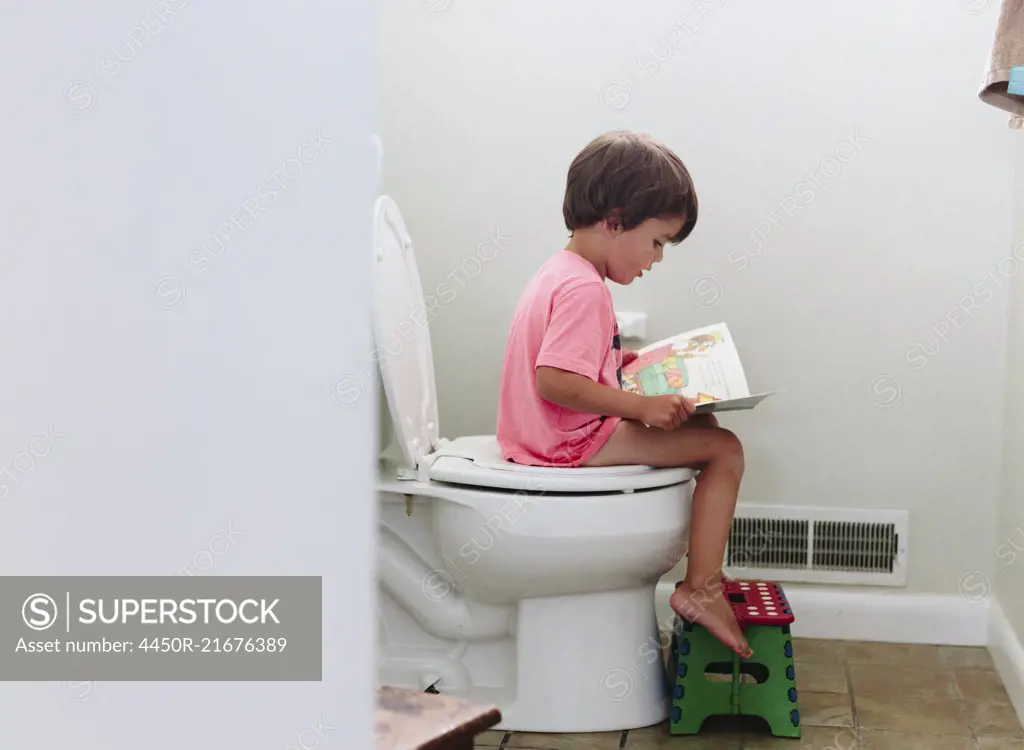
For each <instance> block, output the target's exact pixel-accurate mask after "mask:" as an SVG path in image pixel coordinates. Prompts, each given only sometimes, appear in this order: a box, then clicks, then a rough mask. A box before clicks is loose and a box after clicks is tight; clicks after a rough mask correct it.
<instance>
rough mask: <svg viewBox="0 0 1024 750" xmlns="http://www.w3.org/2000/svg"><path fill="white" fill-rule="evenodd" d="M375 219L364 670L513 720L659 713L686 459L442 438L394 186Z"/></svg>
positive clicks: (553, 721) (638, 719) (531, 725)
mask: <svg viewBox="0 0 1024 750" xmlns="http://www.w3.org/2000/svg"><path fill="white" fill-rule="evenodd" d="M374 222H375V234H374V252H375V257H376V263H375V266H374V268H375V270H374V273H375V277H374V286H375V289H374V292H375V302H374V305H375V309H374V321H373V322H374V333H375V336H376V345H377V347H378V349H377V356H378V358H379V362H380V367H379V369H378V375H379V376H380V378H381V384H382V385H383V391H384V394H385V396H386V406H387V411H388V412H389V413H390V415H391V416H390V425H388V424H387V422H383V421H382V429H385V430H388V428H389V427H390V428H391V429H392V430H393V435H392V436H391V437H392V442H391V444H390V446H389V449H388V450H386V451H385V452H384V453H383V454H382V458H381V462H380V473H379V476H378V479H377V493H378V498H379V502H380V507H379V535H380V538H379V547H378V549H379V552H378V561H377V564H378V579H379V586H380V592H379V617H380V624H379V636H378V647H377V648H378V654H377V655H378V659H377V681H378V684H387V685H396V686H401V687H410V688H416V689H424V690H425V689H427V688H431V687H432V689H434V690H437V691H438V692H440V693H442V694H449V695H455V696H459V697H465V698H468V699H471V700H475V701H480V702H483V703H489V704H493V705H497V706H498V708H499V709H500V710H501V712H502V717H503V720H502V722H501V724H499V725H498V727H496V728H498V729H507V730H513V731H533V732H597V731H613V730H622V729H631V728H636V727H643V726H650V725H652V724H657V723H659V722H661V721H664V720H665V719H666V718H667V716H668V708H669V699H668V694H667V691H666V682H665V677H664V672H663V669H662V666H661V660H660V652H659V648H658V646H659V636H658V624H657V622H656V620H655V610H654V590H655V585H656V583H657V582H658V580H659V578H660V577H661V576H662V575H663V574H665V573H666V572H667V571H668V570H670V569H671V568H672V567H674V566H675V564H676V563H677V562H678V561H679V559H680V549H681V546H680V540H681V539H683V538H684V535H685V534H686V531H687V528H688V524H689V508H690V498H691V492H692V486H693V482H692V479H693V475H694V472H692V471H690V470H689V469H652V468H650V467H646V466H621V467H610V468H579V469H558V468H536V467H527V466H517V465H515V464H511V463H508V462H506V461H504V460H503V459H502V457H501V453H500V450H499V447H498V443H497V439H496V438H495V437H494V436H493V435H483V436H471V437H461V438H456V439H454V440H445V439H442V438H440V437H439V434H440V433H439V425H438V416H437V391H436V388H435V384H434V365H433V356H432V352H431V346H430V333H429V330H428V324H427V314H426V312H425V308H424V297H423V292H422V287H421V285H420V277H419V272H418V270H417V266H416V260H415V257H414V255H413V247H412V242H411V240H410V237H409V234H408V232H407V230H406V227H405V223H404V222H403V220H402V216H401V214H400V213H399V210H398V206H397V205H396V204H395V202H394V201H393V200H391V199H390V198H388V197H386V196H384V197H381V198H380V199H379V200H378V201H377V204H376V206H375V209H374ZM502 333H504V332H502ZM388 431H390V430H388Z"/></svg>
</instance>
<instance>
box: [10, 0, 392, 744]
mask: <svg viewBox="0 0 1024 750" xmlns="http://www.w3.org/2000/svg"><path fill="white" fill-rule="evenodd" d="M168 3H169V4H168ZM169 9H170V10H173V11H174V13H173V14H170V13H168V12H167V11H168V10H169ZM161 11H162V15H163V18H162V20H161V18H160V15H161ZM3 15H4V19H3V22H2V23H0V69H2V70H3V71H4V87H3V89H4V96H3V107H2V109H3V115H2V119H0V144H2V145H0V153H2V154H3V160H2V161H3V164H4V174H5V177H4V179H3V180H2V181H0V205H2V206H3V217H4V218H3V221H0V248H2V251H0V252H2V258H3V268H2V272H0V315H2V317H3V319H4V320H5V325H4V327H3V333H2V334H0V340H2V349H3V367H2V368H0V383H2V385H0V399H2V407H3V409H2V410H3V418H2V419H0V466H2V467H4V468H5V469H6V470H7V472H8V473H7V474H6V475H5V476H4V477H3V478H2V479H3V482H4V484H3V486H4V487H6V488H7V489H6V491H4V490H0V493H2V494H3V497H2V499H0V573H2V574H4V575H56V574H77V575H98V574H121V575H174V574H177V573H178V572H179V571H180V570H181V569H182V567H183V566H185V565H186V564H188V563H189V562H190V561H191V560H193V559H196V560H197V565H198V566H199V569H198V571H195V570H194V572H198V574H206V575H253V574H284V575H289V574H306V575H322V576H323V592H324V613H323V644H324V646H323V647H324V651H323V658H324V672H323V675H324V677H323V682H322V683H294V684H284V683H263V684H260V683H236V684H216V683H159V682H154V683H141V684H139V683H104V682H98V683H96V684H95V685H94V686H92V688H91V694H88V695H85V693H86V689H83V688H81V687H77V688H74V691H73V694H74V696H75V697H78V698H81V697H83V696H85V697H86V698H87V699H86V700H82V701H77V702H76V701H74V700H71V699H69V697H68V696H67V694H66V693H65V691H64V689H63V688H62V685H61V684H60V683H54V682H39V683H12V682H4V681H0V746H3V747H12V748H13V747H40V748H60V747H76V748H83V750H86V749H88V750H93V749H94V748H95V749H96V750H99V749H100V748H102V749H103V750H115V749H116V750H121V749H124V750H128V749H129V748H138V747H147V748H152V749H153V750H157V749H159V750H165V749H166V750H171V749H172V748H174V749H175V750H177V749H179V748H184V747H195V748H200V747H201V748H228V747H248V748H255V747H261V748H286V747H288V746H289V745H294V744H295V743H297V742H299V741H300V738H301V739H302V741H303V742H304V743H305V746H307V747H308V746H309V745H310V744H311V739H310V738H311V737H312V736H313V735H311V734H310V733H309V732H306V733H305V734H303V732H304V731H305V730H308V729H309V728H310V727H313V726H316V725H317V722H318V721H319V720H321V719H322V721H323V722H324V723H325V724H326V725H329V726H330V727H333V729H329V730H328V729H325V730H324V736H323V738H322V739H320V740H318V741H317V747H319V748H331V747H337V748H368V747H370V746H371V727H372V723H371V721H372V720H371V706H372V695H371V693H370V691H369V689H368V688H369V686H370V685H371V684H372V681H373V671H372V670H373V656H372V654H373V649H372V647H371V644H372V639H373V633H374V630H373V627H372V626H373V616H372V612H373V611H374V606H373V600H374V596H375V587H374V585H373V580H374V569H373V568H374V566H373V563H372V561H373V559H374V558H373V551H372V545H373V529H374V528H375V524H374V522H373V514H374V511H373V507H374V504H373V503H372V502H371V499H370V498H371V495H370V485H369V478H370V470H371V466H372V464H371V453H372V445H371V440H369V439H368V436H370V435H372V433H373V423H374V420H375V416H374V415H375V409H374V406H373V404H372V402H371V401H370V400H369V399H365V400H363V401H362V402H360V403H357V404H355V405H354V406H352V407H351V408H350V409H348V410H343V409H341V408H340V407H339V406H337V405H336V404H335V402H334V400H333V399H332V393H331V389H332V383H333V382H334V381H335V379H337V378H338V377H339V375H341V374H342V373H343V372H345V371H347V370H350V369H352V368H353V367H354V362H355V360H357V359H360V360H362V361H366V359H367V357H368V355H369V351H370V342H369V329H368V328H367V327H366V326H364V325H354V326H353V325H352V321H353V320H355V321H362V320H365V319H366V315H367V313H368V306H369V292H368V289H367V280H368V279H369V275H370V267H369V264H370V255H369V254H368V253H367V252H366V248H367V247H368V246H369V242H370V234H369V206H370V201H371V200H372V197H373V193H374V172H373V170H374V164H373V156H372V152H371V149H370V147H369V143H370V141H369V138H370V132H371V129H372V119H371V114H372V110H371V96H372V88H371V87H372V85H373V81H372V78H371V76H372V67H371V66H370V64H369V59H368V58H369V55H370V46H371V44H372V41H371V36H370V25H371V23H372V18H371V16H370V3H369V2H346V3H345V4H344V6H342V5H339V4H338V3H327V2H320V1H314V2H307V3H302V4H299V5H295V4H275V3H255V4H253V3H243V2H237V1H233V0H229V1H228V2H221V3H215V4H209V3H205V4H204V3H199V2H195V1H194V0H193V1H192V2H185V0H167V2H164V3H157V4H156V5H155V6H154V4H153V2H152V0H146V1H145V2H131V1H130V0H106V2H102V3H93V4H90V5H88V6H80V7H77V6H69V5H66V4H60V3H56V2H53V1H52V0H43V2H40V3H29V4H24V3H22V4H17V5H12V6H10V7H8V8H7V9H6V10H5V11H4V13H3ZM143 22H145V24H146V25H147V26H148V28H149V29H150V31H146V30H145V29H144V28H143V26H142V24H143ZM132 39H134V40H135V42H136V43H135V47H134V52H132V51H131V50H132V48H131V47H130V46H129V45H130V44H131V43H132V42H131V40H132ZM113 49H117V50H120V51H121V55H122V57H123V58H124V60H125V61H124V62H121V63H118V61H117V59H116V58H115V57H112V56H111V54H110V53H111V50H113ZM76 80H84V81H85V83H84V84H82V83H79V84H76V85H75V86H74V87H72V88H69V87H71V86H72V83H73V82H74V81H76ZM318 133H319V134H322V135H323V136H324V137H326V138H328V139H330V141H331V142H330V143H329V144H327V143H325V144H324V145H323V148H322V149H321V150H320V151H319V152H314V151H313V150H310V149H309V148H308V147H307V148H304V149H303V150H301V151H300V150H299V149H300V146H301V145H302V144H303V142H304V141H307V140H308V139H311V138H315V137H316V136H317V134H318ZM314 154H315V155H314ZM295 156H298V157H300V158H303V159H305V160H306V161H307V162H309V163H307V164H305V165H304V166H303V167H302V169H301V172H299V170H298V168H297V163H295V162H286V160H288V159H289V158H291V157H295ZM276 170H280V171H279V172H278V176H280V175H282V174H283V175H286V176H284V177H282V183H280V184H277V183H273V181H274V179H275V176H274V173H275V171H276ZM288 175H290V176H288ZM272 183H273V184H277V185H278V189H279V195H278V197H277V200H276V201H274V202H273V203H271V196H270V193H269V192H268V189H269V188H267V185H268V184H272ZM261 185H262V186H264V189H263V192H262V193H258V191H259V190H260V186H261ZM256 196H258V197H256ZM250 199H252V200H256V201H257V203H256V204H248V205H254V206H255V205H258V206H260V207H263V208H266V210H265V212H262V213H259V214H258V220H257V221H255V222H254V221H252V220H251V219H247V217H246V212H245V206H246V204H247V201H249V200H250ZM233 218H236V219H238V221H239V226H238V227H236V229H235V230H234V231H233V235H232V237H233V241H232V243H231V244H230V245H229V246H228V248H227V250H226V251H225V252H224V253H223V254H222V255H221V256H220V257H219V258H216V259H215V260H213V261H212V263H210V264H209V265H208V266H205V267H202V268H200V267H199V266H196V265H193V264H192V262H191V254H192V252H193V251H194V250H196V248H197V247H198V246H199V243H202V242H204V241H207V240H208V238H209V237H210V235H211V234H212V233H214V232H216V231H217V230H218V228H219V227H220V226H221V225H223V224H225V223H226V222H230V221H232V219H233ZM208 244H209V243H208ZM200 265H202V264H200ZM186 272H187V273H188V274H190V275H189V276H186ZM164 277H175V278H176V279H177V281H169V280H165V281H163V282H162V283H161V279H164ZM182 290H184V297H183V298H182V297H181V293H182ZM51 429H52V430H53V431H55V432H57V433H60V436H55V439H54V442H53V444H52V446H51V448H50V450H49V451H48V452H46V453H45V454H44V455H41V456H39V457H37V458H35V459H31V460H32V461H33V463H32V464H31V465H29V464H28V460H29V459H26V458H21V459H20V467H21V469H24V471H19V470H18V468H9V467H12V466H14V464H13V463H12V462H13V461H15V460H16V456H17V455H18V454H22V455H24V453H23V452H25V451H28V450H30V446H31V449H32V450H34V451H35V452H36V453H37V454H43V453H44V445H45V443H41V442H35V443H33V442H32V441H33V438H34V437H35V436H37V435H39V434H40V433H41V432H46V431H48V430H51ZM15 481H16V482H17V483H16V484H15ZM229 525H230V526H231V528H232V529H234V531H235V534H236V536H235V542H234V544H233V545H232V546H231V547H230V548H228V549H227V551H226V552H224V553H223V555H221V556H219V557H217V558H216V559H215V562H214V564H213V567H212V568H210V569H208V570H206V571H205V573H204V572H203V571H202V567H204V566H206V567H208V566H209V563H208V562H206V558H203V557H199V558H195V555H196V553H197V552H200V551H202V550H205V549H207V547H208V545H209V544H210V540H211V539H214V538H215V537H216V535H217V534H218V533H220V532H221V530H222V529H226V528H227V527H228V526H229ZM215 545H216V549H223V542H222V541H220V540H218V541H216V542H215ZM353 686H358V689H353Z"/></svg>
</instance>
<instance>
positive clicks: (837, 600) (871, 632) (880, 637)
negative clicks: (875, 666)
mask: <svg viewBox="0 0 1024 750" xmlns="http://www.w3.org/2000/svg"><path fill="white" fill-rule="evenodd" d="M673 588H674V586H673V584H672V583H671V582H665V581H663V582H661V583H659V584H658V589H657V592H656V595H655V603H656V608H657V615H658V623H659V626H660V627H661V629H662V630H671V625H672V622H673V619H674V618H673V615H672V610H671V608H670V607H669V606H668V598H669V596H670V595H671V594H672V591H673ZM783 588H784V590H785V592H786V598H787V599H789V603H790V604H791V605H792V607H793V614H794V615H796V620H795V621H794V623H793V626H792V629H793V635H795V636H796V637H798V638H827V639H830V640H847V641H852V640H855V641H875V642H882V643H928V644H934V645H941V646H985V645H988V644H989V643H990V635H989V602H988V601H982V602H978V603H972V602H969V601H967V600H965V599H963V598H962V597H960V596H957V595H956V594H950V595H948V596H947V595H940V594H908V593H906V592H893V591H871V590H863V589H845V588H838V587H828V586H807V585H800V584H784V585H783ZM1004 620H1005V618H1004ZM1006 628H1007V629H1008V632H1010V633H1011V634H1012V631H1009V623H1007V624H1006ZM1017 646H1018V649H1019V648H1020V644H1017ZM1021 656H1022V661H1021V662H1020V664H1021V665H1024V652H1021ZM1022 674H1024V672H1022ZM1015 705H1016V703H1015Z"/></svg>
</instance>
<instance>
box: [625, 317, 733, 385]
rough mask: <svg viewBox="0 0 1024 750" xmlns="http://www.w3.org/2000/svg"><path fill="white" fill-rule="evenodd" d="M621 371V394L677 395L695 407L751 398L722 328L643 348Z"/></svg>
mask: <svg viewBox="0 0 1024 750" xmlns="http://www.w3.org/2000/svg"><path fill="white" fill-rule="evenodd" d="M638 354H639V356H638V357H637V359H635V360H634V361H632V362H630V363H629V364H628V365H626V366H625V367H623V368H622V381H623V382H622V389H623V390H624V391H630V392H632V393H640V394H642V395H646V396H660V395H664V394H669V393H678V394H680V395H683V396H686V397H687V398H690V399H693V400H694V401H696V402H697V403H698V404H702V403H709V402H713V401H723V400H726V399H736V398H745V397H747V396H749V395H750V390H749V388H748V387H747V378H746V375H745V374H744V372H743V365H742V364H741V363H740V356H739V352H738V351H737V349H736V345H735V343H734V342H733V338H732V335H731V334H730V333H729V328H728V327H727V326H726V325H725V323H717V324H715V325H712V326H706V327H704V328H698V329H695V330H693V331H687V332H686V333H683V334H679V335H678V336H673V337H671V338H668V339H664V340H662V341H658V342H657V343H654V344H651V345H650V346H645V347H644V348H643V349H641V350H640V351H639V352H638Z"/></svg>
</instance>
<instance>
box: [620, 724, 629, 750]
mask: <svg viewBox="0 0 1024 750" xmlns="http://www.w3.org/2000/svg"><path fill="white" fill-rule="evenodd" d="M628 734H629V730H628V729H623V730H622V736H621V737H619V750H622V749H623V748H624V747H625V746H626V736H627V735H628Z"/></svg>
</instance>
